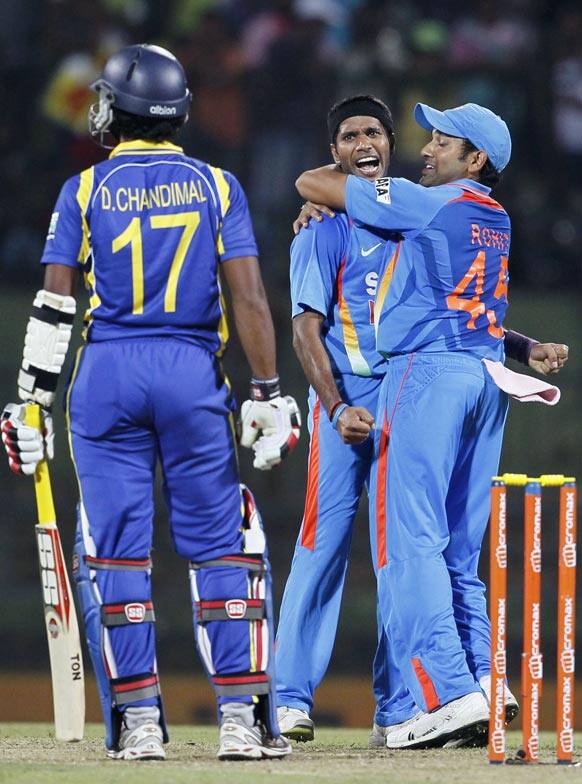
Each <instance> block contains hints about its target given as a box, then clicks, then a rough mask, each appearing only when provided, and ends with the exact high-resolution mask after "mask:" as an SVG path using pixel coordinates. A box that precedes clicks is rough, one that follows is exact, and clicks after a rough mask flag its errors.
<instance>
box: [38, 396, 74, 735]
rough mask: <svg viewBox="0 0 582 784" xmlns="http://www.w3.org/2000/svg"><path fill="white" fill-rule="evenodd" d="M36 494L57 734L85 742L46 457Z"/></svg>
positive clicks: (67, 587) (70, 605)
mask: <svg viewBox="0 0 582 784" xmlns="http://www.w3.org/2000/svg"><path fill="white" fill-rule="evenodd" d="M26 424H27V425H30V426H31V427H36V428H37V429H38V430H40V429H41V428H42V420H41V414H40V407H39V406H38V405H30V406H28V408H27V411H26ZM34 490H35V494H36V506H37V510H38V525H37V526H35V531H36V541H37V544H38V558H39V562H40V581H41V586H42V596H43V604H44V620H45V626H46V632H47V639H48V647H49V656H50V663H51V679H52V687H53V705H54V716H55V736H56V738H57V740H64V741H73V740H82V739H83V731H84V728H85V678H84V674H83V656H82V653H81V640H80V637H79V625H78V623H77V615H76V612H75V604H74V601H73V594H72V592H71V584H70V582H69V576H68V574H67V569H66V566H65V559H64V556H63V548H62V546H61V537H60V536H59V529H58V528H57V523H56V514H55V507H54V503H53V494H52V490H51V480H50V476H49V469H48V464H47V461H46V459H45V460H41V462H40V463H39V464H38V467H37V469H36V472H35V474H34Z"/></svg>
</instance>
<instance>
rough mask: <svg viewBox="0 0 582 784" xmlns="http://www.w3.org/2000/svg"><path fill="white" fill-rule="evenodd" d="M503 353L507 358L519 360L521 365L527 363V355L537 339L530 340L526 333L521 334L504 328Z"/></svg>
mask: <svg viewBox="0 0 582 784" xmlns="http://www.w3.org/2000/svg"><path fill="white" fill-rule="evenodd" d="M503 342H504V347H505V355H506V356H507V357H509V359H515V360H516V361H517V362H521V364H522V365H527V364H528V361H529V355H530V354H531V350H532V348H533V347H534V346H535V345H537V343H538V341H537V340H532V339H531V338H528V337H527V336H526V335H521V334H520V333H519V332H514V331H513V330H512V329H506V330H505V334H504V338H503Z"/></svg>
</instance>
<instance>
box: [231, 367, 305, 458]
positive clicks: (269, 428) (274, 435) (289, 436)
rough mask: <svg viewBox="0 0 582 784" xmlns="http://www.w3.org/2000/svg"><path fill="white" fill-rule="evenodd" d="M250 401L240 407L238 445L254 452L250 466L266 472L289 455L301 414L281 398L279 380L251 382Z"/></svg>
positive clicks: (289, 397)
mask: <svg viewBox="0 0 582 784" xmlns="http://www.w3.org/2000/svg"><path fill="white" fill-rule="evenodd" d="M251 398H252V399H251V400H245V402H244V403H243V404H242V407H241V438H240V443H241V446H245V447H247V448H252V449H253V451H254V453H255V459H254V461H253V466H254V467H255V468H258V469H259V470H260V471H269V470H270V469H271V468H272V467H273V466H275V465H278V464H279V463H280V462H281V460H282V459H283V458H284V457H285V456H286V455H288V454H289V452H291V451H292V450H293V449H294V448H295V446H296V444H297V442H298V440H299V435H300V432H301V414H300V413H299V408H298V406H297V403H296V402H295V400H294V399H293V398H292V397H291V396H290V395H286V396H285V397H282V396H281V393H280V389H279V379H278V378H276V379H271V380H270V381H266V382H259V381H256V380H255V379H253V380H252V381H251Z"/></svg>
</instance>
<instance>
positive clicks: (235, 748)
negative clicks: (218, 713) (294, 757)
mask: <svg viewBox="0 0 582 784" xmlns="http://www.w3.org/2000/svg"><path fill="white" fill-rule="evenodd" d="M291 751H292V749H291V744H290V743H289V741H287V740H286V739H285V738H283V737H282V736H281V735H279V737H278V738H271V737H269V735H267V733H266V732H265V730H264V729H263V728H262V727H261V726H254V727H247V725H246V724H245V723H244V722H243V721H242V720H241V719H238V718H235V717H227V718H225V719H223V721H222V724H221V725H220V746H219V748H218V754H217V755H216V756H217V757H218V759H220V760H260V759H263V758H264V759H273V758H276V757H286V756H287V754H291Z"/></svg>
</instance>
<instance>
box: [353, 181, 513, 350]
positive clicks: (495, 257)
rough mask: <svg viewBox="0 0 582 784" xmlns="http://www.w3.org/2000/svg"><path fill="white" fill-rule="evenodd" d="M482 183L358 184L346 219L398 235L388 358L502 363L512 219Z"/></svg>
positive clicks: (388, 283) (387, 283)
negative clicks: (429, 356) (453, 354)
mask: <svg viewBox="0 0 582 784" xmlns="http://www.w3.org/2000/svg"><path fill="white" fill-rule="evenodd" d="M489 192H490V189H489V188H487V187H486V186H484V185H481V184H480V183H477V182H475V181H474V180H460V181H457V182H453V183H449V184H447V185H439V186H436V187H433V188H425V187H424V186H422V185H417V184H415V183H412V182H410V181H408V180H405V179H399V178H389V177H385V178H382V179H380V180H377V181H376V182H375V183H371V182H367V181H366V180H363V179H362V178H361V177H354V176H350V177H348V180H347V186H346V209H347V213H348V215H349V216H350V217H351V218H352V219H353V220H354V221H355V222H356V223H358V224H366V225H369V226H373V227H376V228H377V229H384V230H392V231H397V232H399V233H400V234H401V235H402V237H403V239H402V241H401V242H400V243H399V244H398V247H397V248H396V251H395V252H394V253H393V254H392V255H391V256H390V257H385V260H384V265H383V269H382V271H381V274H380V278H379V283H378V296H377V300H376V333H377V342H376V345H377V348H378V350H379V351H381V352H382V353H383V354H384V355H387V356H393V355H399V354H408V353H411V352H417V351H424V352H443V351H465V352H468V353H470V354H473V355H476V356H479V357H488V358H490V359H494V360H503V356H504V354H503V329H502V325H503V318H504V315H505V311H506V309H507V304H508V301H507V289H508V283H509V275H508V269H507V267H508V257H509V245H510V239H511V226H510V221H509V216H508V215H507V213H506V212H505V210H504V209H503V207H502V206H501V205H500V204H498V202H496V201H495V200H494V199H492V198H491V197H490V196H489Z"/></svg>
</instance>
